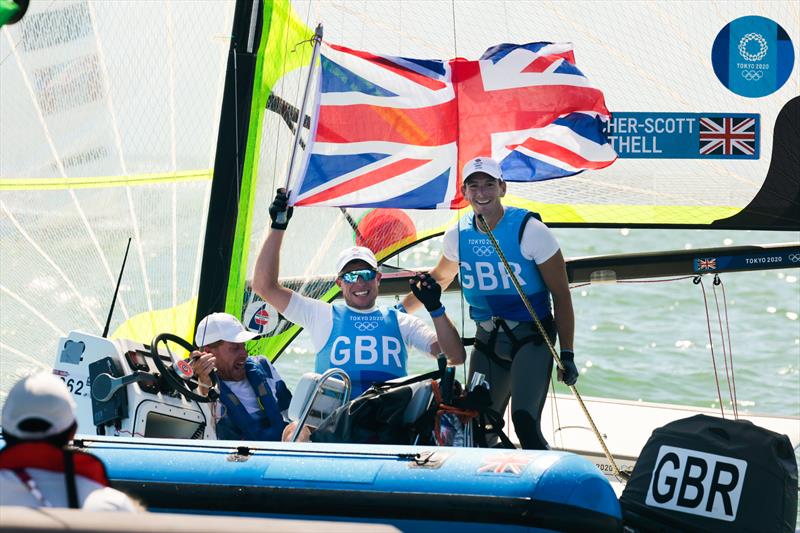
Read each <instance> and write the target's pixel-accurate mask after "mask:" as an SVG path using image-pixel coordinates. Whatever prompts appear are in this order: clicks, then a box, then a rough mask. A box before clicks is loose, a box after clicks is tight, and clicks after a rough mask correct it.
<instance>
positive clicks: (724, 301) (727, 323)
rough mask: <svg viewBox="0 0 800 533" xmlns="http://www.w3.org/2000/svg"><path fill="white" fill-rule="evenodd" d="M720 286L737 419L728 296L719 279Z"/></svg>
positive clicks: (736, 397) (735, 410) (737, 402)
mask: <svg viewBox="0 0 800 533" xmlns="http://www.w3.org/2000/svg"><path fill="white" fill-rule="evenodd" d="M719 285H720V287H721V288H722V304H723V309H724V310H725V328H726V329H727V332H728V352H729V353H730V359H731V383H732V384H733V416H734V417H735V418H736V419H737V420H738V419H739V405H738V404H739V398H738V396H737V395H736V374H735V373H734V371H733V345H732V344H731V324H730V320H728V298H727V295H726V293H725V284H723V283H722V282H721V281H720V284H719Z"/></svg>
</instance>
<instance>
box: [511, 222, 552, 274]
mask: <svg viewBox="0 0 800 533" xmlns="http://www.w3.org/2000/svg"><path fill="white" fill-rule="evenodd" d="M520 249H521V250H522V256H523V257H524V258H525V259H530V260H531V261H533V262H535V263H536V264H537V265H540V264H542V263H544V262H545V261H547V260H548V259H550V258H551V257H553V256H554V255H555V253H556V252H557V251H558V249H559V246H558V241H557V240H556V237H555V235H553V232H552V231H551V230H550V228H548V227H547V226H545V225H544V224H543V223H542V222H540V221H539V220H537V219H536V218H534V217H530V218H529V219H528V223H527V224H526V225H525V231H523V232H522V241H521V242H520Z"/></svg>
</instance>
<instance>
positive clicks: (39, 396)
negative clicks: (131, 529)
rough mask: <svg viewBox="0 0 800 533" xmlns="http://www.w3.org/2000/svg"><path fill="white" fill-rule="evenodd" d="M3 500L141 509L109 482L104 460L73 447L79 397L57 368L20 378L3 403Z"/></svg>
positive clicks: (0, 488) (0, 455) (0, 480)
mask: <svg viewBox="0 0 800 533" xmlns="http://www.w3.org/2000/svg"><path fill="white" fill-rule="evenodd" d="M2 416H3V418H2V424H3V439H5V448H3V450H2V451H0V505H21V506H26V507H71V508H74V509H77V508H82V509H84V510H87V511H139V510H141V507H140V506H139V505H138V504H137V503H135V502H134V501H133V500H132V499H130V498H129V497H128V496H127V495H125V494H124V493H122V492H120V491H118V490H115V489H112V488H111V487H109V486H108V485H109V483H108V476H107V475H106V469H105V466H104V465H103V463H102V462H101V461H100V459H98V458H97V457H95V456H94V455H91V454H88V453H85V452H81V451H77V450H71V449H69V448H67V447H66V446H67V444H68V443H69V442H70V441H71V440H72V438H73V437H74V436H75V431H76V430H77V429H78V422H77V421H76V419H75V402H74V400H73V399H72V396H71V395H70V392H69V390H67V386H66V385H65V384H64V382H63V381H61V380H60V379H59V378H57V377H56V376H54V375H52V374H45V373H41V374H34V375H32V376H29V377H26V378H23V379H21V380H20V381H18V382H17V383H16V384H15V385H14V386H13V387H12V388H11V391H10V392H9V393H8V398H6V403H5V405H4V406H3V415H2Z"/></svg>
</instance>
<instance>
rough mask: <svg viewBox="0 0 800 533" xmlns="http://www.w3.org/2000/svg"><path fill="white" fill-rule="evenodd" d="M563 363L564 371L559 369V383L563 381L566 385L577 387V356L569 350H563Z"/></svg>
mask: <svg viewBox="0 0 800 533" xmlns="http://www.w3.org/2000/svg"><path fill="white" fill-rule="evenodd" d="M561 363H562V364H563V365H564V370H561V369H560V368H559V369H558V381H563V382H564V384H565V385H569V386H572V385H575V382H576V381H578V367H576V366H575V354H574V353H572V352H571V351H569V350H561Z"/></svg>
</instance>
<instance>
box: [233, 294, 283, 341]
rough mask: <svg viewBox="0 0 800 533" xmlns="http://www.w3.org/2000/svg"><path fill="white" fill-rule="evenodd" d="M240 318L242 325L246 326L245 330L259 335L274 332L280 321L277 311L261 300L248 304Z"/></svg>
mask: <svg viewBox="0 0 800 533" xmlns="http://www.w3.org/2000/svg"><path fill="white" fill-rule="evenodd" d="M242 318H243V320H242V323H243V324H244V325H245V326H247V329H248V330H250V331H253V332H255V333H258V334H259V335H268V334H270V333H272V332H273V331H275V328H277V327H278V322H279V320H280V317H279V315H278V311H277V310H276V309H275V308H274V307H272V306H271V305H269V304H268V303H267V302H265V301H261V300H256V301H253V302H250V304H248V306H247V308H246V309H245V311H244V314H243V316H242Z"/></svg>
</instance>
